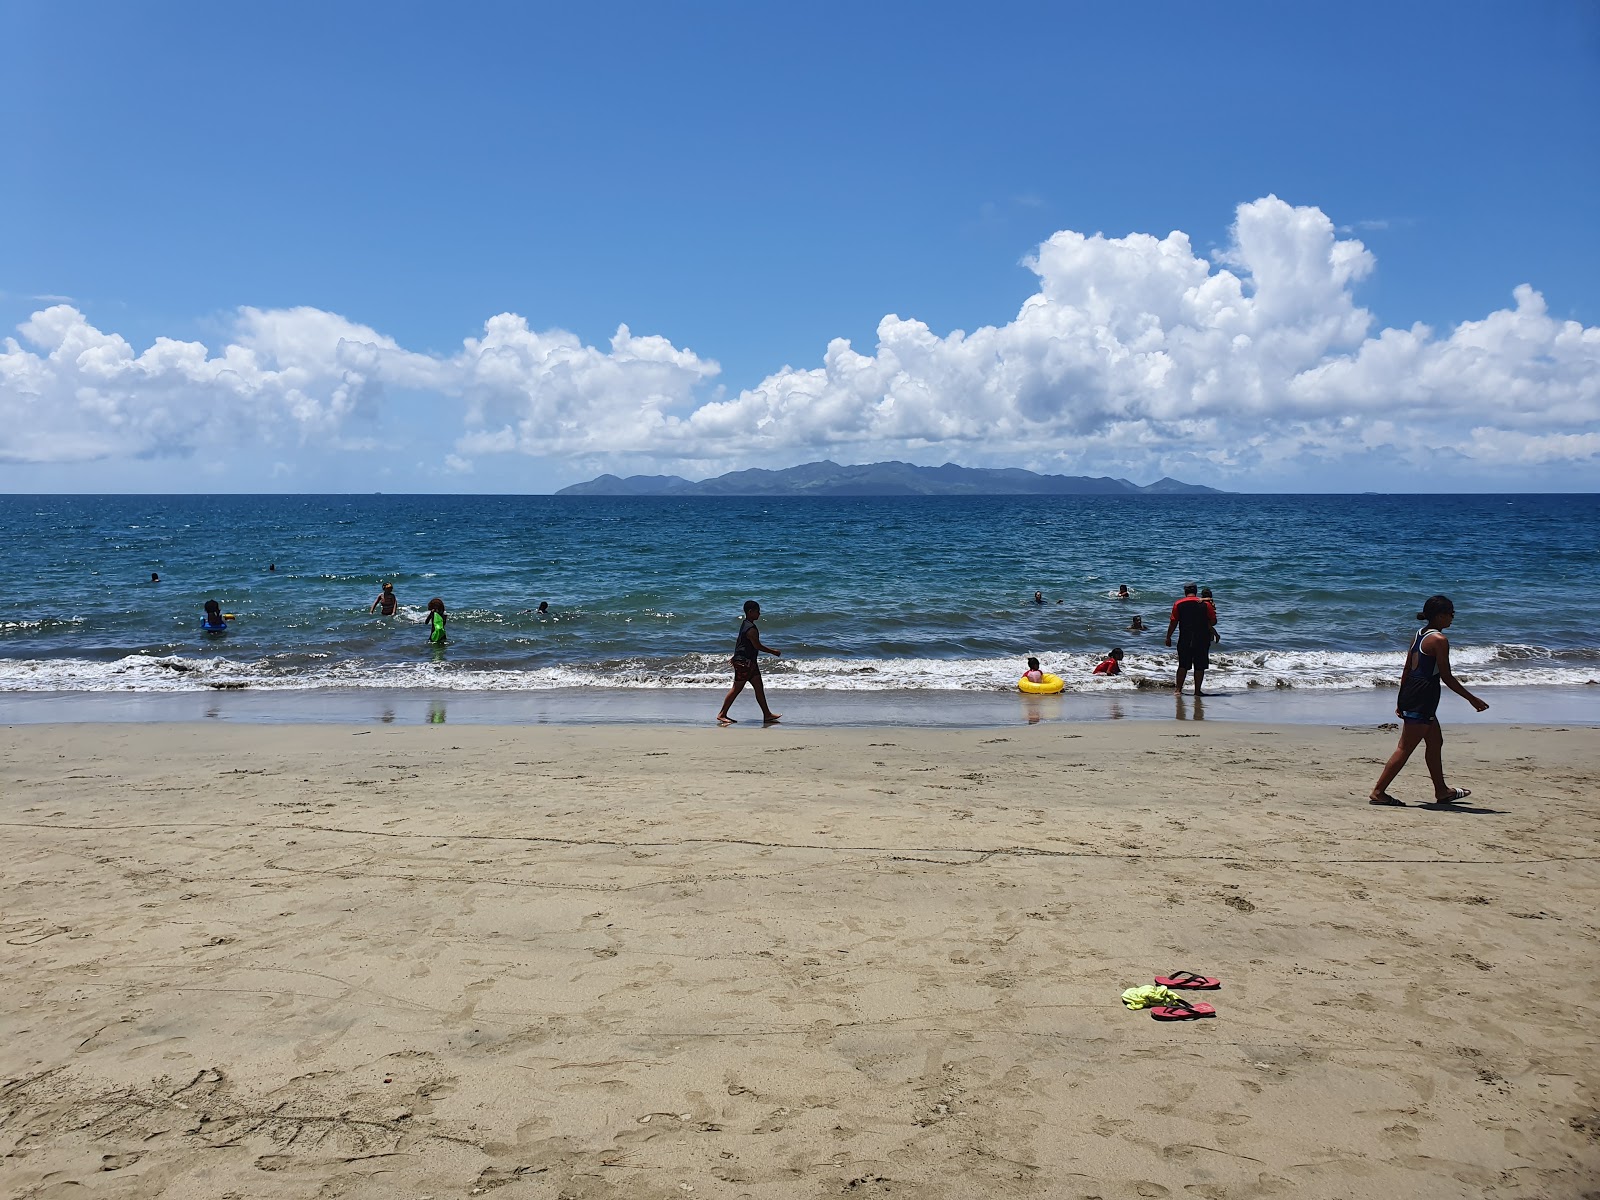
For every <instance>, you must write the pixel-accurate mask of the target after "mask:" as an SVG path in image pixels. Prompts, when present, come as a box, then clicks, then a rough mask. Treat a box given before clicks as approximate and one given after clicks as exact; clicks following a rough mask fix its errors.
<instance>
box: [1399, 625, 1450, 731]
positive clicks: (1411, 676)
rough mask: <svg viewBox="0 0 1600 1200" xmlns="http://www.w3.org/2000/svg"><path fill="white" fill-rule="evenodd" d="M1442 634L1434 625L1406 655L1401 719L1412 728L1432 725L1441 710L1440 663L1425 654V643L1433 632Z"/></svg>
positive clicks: (1401, 683) (1418, 636) (1402, 683)
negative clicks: (1412, 726)
mask: <svg viewBox="0 0 1600 1200" xmlns="http://www.w3.org/2000/svg"><path fill="white" fill-rule="evenodd" d="M1438 632H1439V631H1438V630H1437V629H1435V628H1433V626H1431V625H1429V626H1426V627H1424V628H1423V629H1422V630H1421V631H1420V632H1419V633H1418V634H1417V636H1416V637H1414V638H1412V639H1411V649H1410V651H1409V652H1408V653H1407V654H1406V671H1405V675H1404V677H1403V678H1402V679H1401V680H1400V703H1399V704H1398V705H1397V707H1398V708H1399V710H1400V719H1401V720H1402V721H1404V722H1406V724H1408V725H1432V724H1433V723H1434V721H1435V719H1436V718H1435V716H1434V714H1435V713H1437V712H1438V711H1439V696H1440V694H1441V690H1442V685H1441V684H1440V682H1439V660H1438V659H1436V658H1435V657H1434V656H1433V655H1431V654H1424V653H1423V651H1422V642H1423V639H1424V638H1426V637H1427V636H1428V635H1429V634H1430V633H1438Z"/></svg>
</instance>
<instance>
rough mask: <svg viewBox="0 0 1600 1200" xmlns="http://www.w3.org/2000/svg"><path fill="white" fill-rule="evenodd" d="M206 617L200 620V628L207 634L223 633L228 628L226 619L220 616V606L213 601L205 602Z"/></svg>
mask: <svg viewBox="0 0 1600 1200" xmlns="http://www.w3.org/2000/svg"><path fill="white" fill-rule="evenodd" d="M205 608H206V615H205V616H203V617H201V618H200V628H201V629H204V630H205V631H206V632H207V633H223V632H225V631H226V630H227V628H228V618H227V617H225V616H223V615H222V605H220V604H218V603H217V602H216V601H215V600H207V601H206V605H205Z"/></svg>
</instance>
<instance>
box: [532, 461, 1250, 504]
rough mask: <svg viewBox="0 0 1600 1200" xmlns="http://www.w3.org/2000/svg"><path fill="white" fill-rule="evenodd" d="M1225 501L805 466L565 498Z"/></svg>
mask: <svg viewBox="0 0 1600 1200" xmlns="http://www.w3.org/2000/svg"><path fill="white" fill-rule="evenodd" d="M1200 494H1208V495H1221V494H1222V493H1221V492H1219V491H1218V490H1217V489H1216V488H1209V487H1202V486H1201V485H1200V484H1197V483H1183V482H1181V481H1179V480H1176V479H1158V480H1156V482H1154V483H1151V484H1146V485H1145V486H1143V487H1141V486H1139V485H1138V484H1136V483H1130V482H1128V480H1126V479H1110V478H1108V477H1106V476H1100V477H1099V478H1091V477H1090V476H1087V475H1040V474H1037V473H1035V472H1033V471H1024V470H1021V469H1020V468H1016V467H1008V468H1000V469H989V468H983V467H958V466H956V464H955V463H945V464H944V466H942V467H919V466H916V465H915V464H914V463H904V462H880V463H865V464H863V465H861V466H855V467H841V466H840V465H839V464H838V463H836V462H814V463H805V464H804V465H802V466H798V467H787V468H785V469H784V470H781V471H763V470H759V469H757V470H749V471H729V472H728V473H727V474H726V475H718V476H717V477H716V478H715V479H702V480H700V481H699V482H698V483H694V482H692V481H690V480H688V479H683V478H680V477H679V476H677V475H630V476H628V478H626V479H619V478H618V477H617V476H615V475H602V476H600V477H599V478H598V479H591V480H589V482H588V483H575V484H573V485H572V486H571V487H564V488H562V489H561V490H560V491H559V492H557V493H556V495H558V496H1173V495H1200Z"/></svg>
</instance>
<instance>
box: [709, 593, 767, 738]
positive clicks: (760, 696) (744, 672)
mask: <svg viewBox="0 0 1600 1200" xmlns="http://www.w3.org/2000/svg"><path fill="white" fill-rule="evenodd" d="M760 619H761V605H759V604H757V603H756V602H755V601H754V600H746V601H745V602H744V620H742V621H740V622H739V636H738V637H736V638H735V639H734V641H733V660H732V662H733V686H732V687H731V688H729V689H728V694H727V695H726V696H724V697H723V698H722V710H721V711H720V712H718V713H717V724H719V725H732V724H734V723H735V722H734V719H733V718H732V717H730V716H729V715H728V709H729V708H731V707H733V701H734V698H735V697H737V696H738V695H739V693H740V692H742V691H743V690H744V685H745V684H747V683H748V684H749V685H750V687H751V689H752V690H753V691H754V692H755V694H756V703H757V704H759V705H760V706H761V719H762V721H763V722H765V723H766V724H768V725H770V724H772V722H774V721H776V720H778V718H779V717H781V716H782V715H783V714H782V713H775V712H773V711H772V709H771V708H769V707H768V706H767V689H766V687H765V686H764V685H763V684H762V682H761V661H760V659H758V658H757V657H756V656H757V655H758V654H771V655H773V656H775V657H777V658H782V657H783V651H782V650H774V649H773V648H772V647H771V646H763V645H762V644H761V632H760V630H758V629H757V628H756V622H757V621H759V620H760Z"/></svg>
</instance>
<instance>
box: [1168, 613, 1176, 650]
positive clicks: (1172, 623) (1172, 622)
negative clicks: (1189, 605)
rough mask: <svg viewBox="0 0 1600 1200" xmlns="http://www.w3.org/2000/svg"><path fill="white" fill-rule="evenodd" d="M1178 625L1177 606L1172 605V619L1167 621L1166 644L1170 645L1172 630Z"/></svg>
mask: <svg viewBox="0 0 1600 1200" xmlns="http://www.w3.org/2000/svg"><path fill="white" fill-rule="evenodd" d="M1177 627H1178V606H1177V605H1176V604H1174V605H1173V606H1172V619H1171V620H1170V621H1168V622H1167V645H1169V646H1170V645H1172V631H1173V630H1174V629H1176V628H1177Z"/></svg>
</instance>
